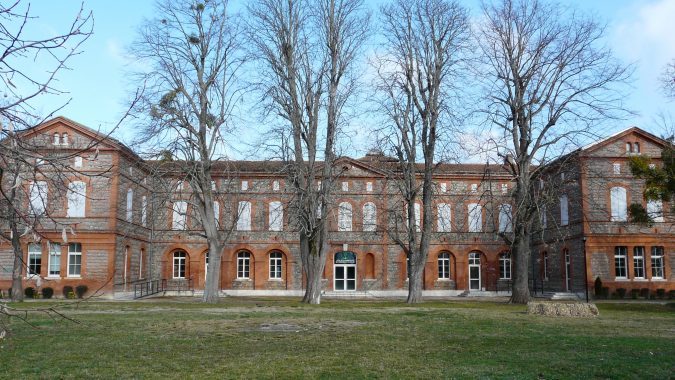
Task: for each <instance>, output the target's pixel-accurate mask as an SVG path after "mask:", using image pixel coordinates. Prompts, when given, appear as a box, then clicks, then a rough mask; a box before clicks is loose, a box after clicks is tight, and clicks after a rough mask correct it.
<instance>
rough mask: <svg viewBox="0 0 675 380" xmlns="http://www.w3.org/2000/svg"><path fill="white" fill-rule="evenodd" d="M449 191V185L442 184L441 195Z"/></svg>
mask: <svg viewBox="0 0 675 380" xmlns="http://www.w3.org/2000/svg"><path fill="white" fill-rule="evenodd" d="M447 191H448V184H447V183H445V182H441V193H445V192H447Z"/></svg>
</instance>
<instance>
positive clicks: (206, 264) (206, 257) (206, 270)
mask: <svg viewBox="0 0 675 380" xmlns="http://www.w3.org/2000/svg"><path fill="white" fill-rule="evenodd" d="M208 273H209V251H206V253H204V283H206V276H207V275H208Z"/></svg>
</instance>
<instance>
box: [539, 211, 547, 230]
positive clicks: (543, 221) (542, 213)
mask: <svg viewBox="0 0 675 380" xmlns="http://www.w3.org/2000/svg"><path fill="white" fill-rule="evenodd" d="M539 222H541V228H546V227H548V218H547V216H546V209H545V208H542V209H541V210H540V211H539Z"/></svg>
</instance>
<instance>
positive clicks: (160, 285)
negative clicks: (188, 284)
mask: <svg viewBox="0 0 675 380" xmlns="http://www.w3.org/2000/svg"><path fill="white" fill-rule="evenodd" d="M165 290H166V280H150V281H145V282H137V283H135V284H134V299H136V298H143V297H147V296H151V295H153V294H157V293H161V292H163V291H165Z"/></svg>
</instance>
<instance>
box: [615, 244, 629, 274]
mask: <svg viewBox="0 0 675 380" xmlns="http://www.w3.org/2000/svg"><path fill="white" fill-rule="evenodd" d="M627 254H628V248H626V247H614V276H615V277H616V278H628V263H627V258H626V255H627Z"/></svg>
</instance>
